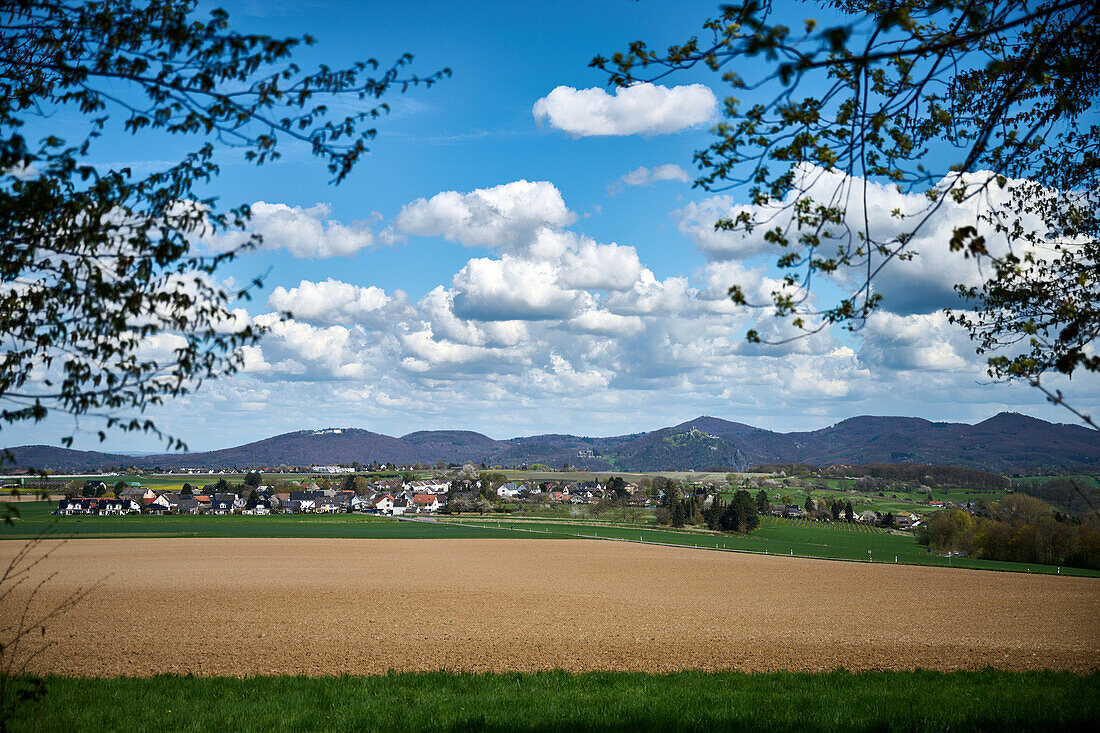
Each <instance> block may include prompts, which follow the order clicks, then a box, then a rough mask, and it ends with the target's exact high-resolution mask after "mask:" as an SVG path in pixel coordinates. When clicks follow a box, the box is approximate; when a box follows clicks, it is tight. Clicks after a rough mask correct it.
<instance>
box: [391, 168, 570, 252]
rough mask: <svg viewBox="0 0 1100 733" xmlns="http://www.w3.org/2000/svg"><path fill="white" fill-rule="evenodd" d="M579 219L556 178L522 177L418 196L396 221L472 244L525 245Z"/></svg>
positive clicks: (415, 231)
mask: <svg viewBox="0 0 1100 733" xmlns="http://www.w3.org/2000/svg"><path fill="white" fill-rule="evenodd" d="M576 218H577V217H576V215H575V214H574V213H573V212H571V211H570V210H569V209H568V207H566V205H565V201H563V200H562V197H561V192H560V191H558V189H557V188H556V187H555V186H554V185H553V184H552V183H549V182H547V181H526V180H521V181H513V182H512V183H506V184H503V185H500V186H493V187H492V188H478V189H474V190H473V191H470V192H469V193H459V192H458V191H444V192H442V193H438V194H436V195H435V196H432V197H431V198H430V199H423V198H421V199H417V200H416V201H413V202H412V203H410V204H408V205H407V206H405V208H403V209H402V210H401V213H400V214H398V216H397V221H396V225H397V228H398V229H400V230H401V231H403V232H406V233H408V234H415V235H417V236H422V237H443V238H444V239H446V240H448V241H451V242H458V243H460V244H463V245H465V246H467V247H474V246H490V247H499V246H506V245H513V246H515V245H519V246H522V245H524V244H526V243H527V242H529V241H530V240H531V239H532V238H533V237H534V236H535V233H536V232H537V231H538V230H539V229H541V228H543V227H564V226H567V225H569V224H572V223H573V222H574V221H576Z"/></svg>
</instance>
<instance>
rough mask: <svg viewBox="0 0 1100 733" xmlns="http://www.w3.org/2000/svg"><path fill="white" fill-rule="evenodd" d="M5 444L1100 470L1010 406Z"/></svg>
mask: <svg viewBox="0 0 1100 733" xmlns="http://www.w3.org/2000/svg"><path fill="white" fill-rule="evenodd" d="M9 450H10V452H11V454H12V457H13V458H14V461H15V463H14V465H15V466H17V467H22V468H37V469H49V470H53V471H88V470H94V469H99V468H109V467H116V466H131V465H133V466H139V467H146V468H154V467H160V468H163V469H169V468H186V467H195V468H210V469H216V468H232V467H233V466H237V467H239V468H247V467H254V466H266V467H276V466H282V465H285V466H308V465H310V464H336V463H353V462H359V463H363V464H369V463H371V462H375V461H377V462H379V463H389V464H392V463H399V464H412V463H417V462H419V463H424V464H434V463H436V462H438V461H446V462H448V463H453V462H465V461H470V462H473V463H486V464H488V465H505V466H519V465H531V464H535V463H541V464H545V465H547V466H551V467H554V468H560V467H561V466H562V465H564V464H566V463H568V464H569V465H571V466H575V467H578V468H585V469H590V470H595V471H611V470H617V471H670V470H689V469H694V470H707V469H721V470H744V469H747V468H749V467H751V466H754V465H760V464H774V463H807V464H813V465H833V464H856V465H866V464H872V463H922V464H937V465H952V466H967V467H972V468H982V469H986V470H990V471H997V472H1003V473H1040V472H1049V471H1060V470H1065V469H1092V468H1100V433H1097V432H1096V431H1093V430H1090V429H1088V428H1084V427H1078V426H1076V425H1063V424H1055V423H1048V422H1045V421H1043V420H1038V419H1036V418H1032V417H1026V416H1023V415H1017V414H1011V413H1001V414H999V415H996V416H994V417H991V418H989V419H988V420H985V421H983V422H980V423H978V424H976V425H968V424H965V423H938V422H931V421H929V420H922V419H919V418H910V417H871V416H864V417H854V418H850V419H848V420H844V421H842V422H839V423H837V424H836V425H832V426H830V427H828V428H823V429H821V430H814V431H809V432H796V433H778V432H774V431H771V430H763V429H760V428H755V427H752V426H751V425H745V424H742V423H736V422H730V421H727V420H722V419H720V418H715V417H706V416H702V417H699V418H696V419H695V420H689V421H687V422H685V423H681V424H679V425H675V426H673V427H668V428H662V429H660V430H654V431H652V432H648V433H635V434H632V435H620V436H614V437H607V438H593V437H581V436H576V435H561V434H547V435H536V436H530V437H520V438H512V439H509V440H495V439H493V438H490V437H488V436H486V435H482V434H480V433H475V432H470V431H462V430H434V431H419V432H415V433H409V434H408V435H405V436H403V437H400V438H394V437H390V436H388V435H383V434H381V433H375V432H371V431H368V430H362V429H358V428H329V429H326V430H299V431H296V432H293V433H286V434H284V435H277V436H274V437H271V438H267V439H265V440H260V441H257V442H254V443H248V444H246V445H241V446H236V447H233V448H225V449H222V450H216V451H209V452H202V453H184V454H166V455H152V456H141V457H132V456H120V455H116V454H107V453H97V452H95V451H72V450H65V449H62V448H54V447H50V446H41V445H39V446H20V447H16V448H11V449H9ZM7 465H9V466H10V465H12V464H11V463H10V462H9V463H8V464H7Z"/></svg>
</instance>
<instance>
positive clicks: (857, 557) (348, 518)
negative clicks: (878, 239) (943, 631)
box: [0, 502, 1100, 577]
mask: <svg viewBox="0 0 1100 733" xmlns="http://www.w3.org/2000/svg"><path fill="white" fill-rule="evenodd" d="M55 506H56V504H55V503H54V502H21V503H20V504H19V505H18V507H19V511H20V517H19V519H17V520H15V521H14V522H13V523H12V524H11V525H0V540H3V539H9V540H26V539H30V538H32V537H37V536H39V535H41V534H46V535H48V536H50V537H54V538H57V539H80V538H97V537H98V538H125V537H318V538H359V539H454V538H465V539H474V538H521V539H606V540H618V541H622V540H627V541H632V542H639V541H640V542H652V543H660V544H669V545H679V546H683V547H691V548H700V549H710V550H725V551H739V552H753V553H759V554H769V555H788V556H794V557H816V558H827V559H835V560H849V561H857V562H877V563H898V564H906V565H929V566H940V567H964V568H978V569H985V570H1006V571H1013V572H1032V573H1058V572H1059V569H1058V568H1056V567H1054V566H1051V565H1036V564H1031V565H1027V564H1023V563H1010V562H999V561H995V560H978V559H972V558H961V557H953V558H948V557H941V556H939V555H937V554H935V553H929V552H928V551H927V550H926V549H925V548H924V547H922V546H921V545H918V544H917V541H916V537H915V536H914V535H913V534H912V533H906V532H891V531H887V530H884V529H881V528H876V527H868V526H864V525H860V524H848V523H844V522H837V523H833V524H822V523H818V522H811V521H809V520H804V519H781V518H776V517H762V518H761V521H762V525H761V527H760V528H759V529H757V530H756V531H754V532H752V533H751V534H749V535H737V534H721V533H716V532H709V531H706V530H699V529H672V528H667V527H659V526H657V525H655V524H653V523H652V521H651V518H649V519H650V522H649V523H646V524H629V523H625V522H597V521H581V520H564V519H533V518H528V517H519V516H516V515H491V514H487V515H484V516H481V515H462V516H460V517H457V518H456V517H451V516H447V515H442V516H439V517H438V518H433V519H434V521H401V520H398V519H395V518H392V517H378V516H373V515H364V514H272V515H268V516H244V515H225V516H214V515H188V514H182V515H162V516H122V517H100V516H68V517H59V516H54V515H53V514H51V512H52V511H53V509H54V507H55ZM868 550H869V551H870V553H868ZM1060 572H1061V574H1062V575H1084V576H1091V577H1100V571H1095V570H1083V569H1079V568H1061V569H1060Z"/></svg>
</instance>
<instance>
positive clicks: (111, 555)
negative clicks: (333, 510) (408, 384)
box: [0, 538, 1100, 676]
mask: <svg viewBox="0 0 1100 733" xmlns="http://www.w3.org/2000/svg"><path fill="white" fill-rule="evenodd" d="M20 547H22V543H19V542H12V541H8V542H2V543H0V561H2V562H3V563H4V564H5V565H6V564H7V563H8V561H9V560H10V558H11V557H12V555H13V554H14V553H15V552H16V551H17V550H18V549H19V548H20ZM34 572H35V573H36V574H38V575H40V576H41V574H42V573H54V572H56V573H57V574H56V576H55V577H53V578H52V579H51V580H50V581H49V582H48V583H46V584H45V585H44V586H43V588H42V591H41V593H40V598H39V599H38V601H39V602H41V604H43V605H42V606H41V607H47V606H49V605H50V604H56V603H57V602H59V601H60V600H61V599H62V598H63V597H65V596H66V595H68V594H69V593H71V592H72V591H74V590H75V589H76V588H78V587H81V586H87V585H88V584H89V583H91V582H93V581H96V580H99V579H103V580H102V582H101V583H100V584H99V586H98V587H97V588H96V589H95V590H94V591H93V592H92V593H91V594H90V595H89V596H88V597H87V598H85V599H84V600H83V601H81V602H80V603H79V604H78V605H77V606H76V607H75V608H74V609H72V610H71V611H69V612H68V613H67V614H65V615H64V616H63V617H61V618H60V619H58V620H57V621H54V622H50V623H49V624H47V627H46V635H45V637H44V638H45V639H47V640H50V641H52V642H56V644H55V645H54V646H53V647H51V648H49V649H47V650H46V651H45V652H43V653H42V654H41V655H39V656H38V657H36V658H35V659H34V660H33V661H31V663H30V665H29V668H30V669H31V670H33V671H37V672H54V673H60V674H67V675H89V676H113V675H138V676H145V675H153V674H158V673H175V674H187V673H193V674H196V675H266V674H306V675H331V674H341V673H348V674H375V673H382V672H385V671H387V670H389V669H394V670H401V671H417V670H432V669H450V670H470V671H508V670H519V671H533V670H543V669H565V670H570V671H585V670H597V669H603V670H639V671H650V672H659V671H672V670H682V669H702V670H742V671H770V670H805V671H813V670H826V669H832V668H835V667H838V666H843V667H846V668H848V669H852V670H856V669H914V668H928V669H939V670H955V669H977V668H982V667H986V666H993V667H998V668H1002V669H1009V670H1028V669H1042V668H1051V669H1061V670H1071V671H1076V672H1090V671H1096V670H1100V614H1098V610H1100V580H1098V579H1093V578H1069V577H1057V576H1036V575H1025V574H1015V573H996V572H986V571H976V570H952V569H942V568H924V567H914V566H904V565H901V566H898V565H872V564H858V563H841V562H827V561H816V560H803V559H798V558H785V557H767V556H764V557H762V556H755V555H743V554H724V553H713V552H701V551H694V550H690V549H679V548H671V547H654V546H646V545H637V544H626V543H621V544H620V543H611V542H600V541H583V540H577V541H573V542H561V541H554V540H537V539H532V540H526V539H518V540H501V539H487V540H480V539H446V540H429V539H424V540H355V539H210V538H202V539H124V540H113V539H88V540H80V541H72V542H68V543H66V544H64V545H61V546H60V547H58V548H57V549H56V550H55V551H54V553H53V554H52V555H51V556H50V557H49V558H47V559H46V560H45V561H44V562H43V563H42V564H41V565H40V566H39V567H36V568H35V569H34ZM18 595H19V594H18V593H16V594H14V595H13V596H11V597H9V598H7V599H5V600H4V602H3V607H2V608H0V617H2V618H0V621H2V622H3V623H4V624H8V623H10V622H11V621H12V620H13V618H14V614H15V613H16V612H17V611H19V610H21V606H22V605H23V604H22V602H21V600H20V599H19V598H17V597H16V596H18ZM24 649H26V647H25V648H24Z"/></svg>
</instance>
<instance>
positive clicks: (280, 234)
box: [250, 201, 380, 259]
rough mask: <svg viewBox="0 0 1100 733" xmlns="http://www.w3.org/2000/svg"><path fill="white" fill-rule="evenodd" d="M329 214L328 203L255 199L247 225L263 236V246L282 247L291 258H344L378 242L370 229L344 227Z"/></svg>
mask: <svg viewBox="0 0 1100 733" xmlns="http://www.w3.org/2000/svg"><path fill="white" fill-rule="evenodd" d="M331 216H332V207H331V206H329V205H328V204H315V205H313V206H310V207H308V208H303V207H301V206H287V205H286V204H269V203H267V202H266V201H257V202H256V203H254V204H252V221H251V224H250V228H251V229H252V230H253V231H255V232H259V233H260V234H262V235H263V238H264V239H263V247H264V249H285V250H286V251H288V252H290V253H291V254H292V255H294V256H295V257H315V258H320V259H324V258H327V257H346V256H348V255H353V254H355V253H356V252H358V251H360V250H361V249H364V248H366V247H372V246H375V245H377V244H379V243H380V241H379V238H378V237H377V236H376V235H375V233H374V232H373V231H372V230H371V229H370V228H368V227H366V226H359V225H352V226H347V225H345V224H342V223H341V222H339V221H336V220H334V219H331V218H329V217H331Z"/></svg>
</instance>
